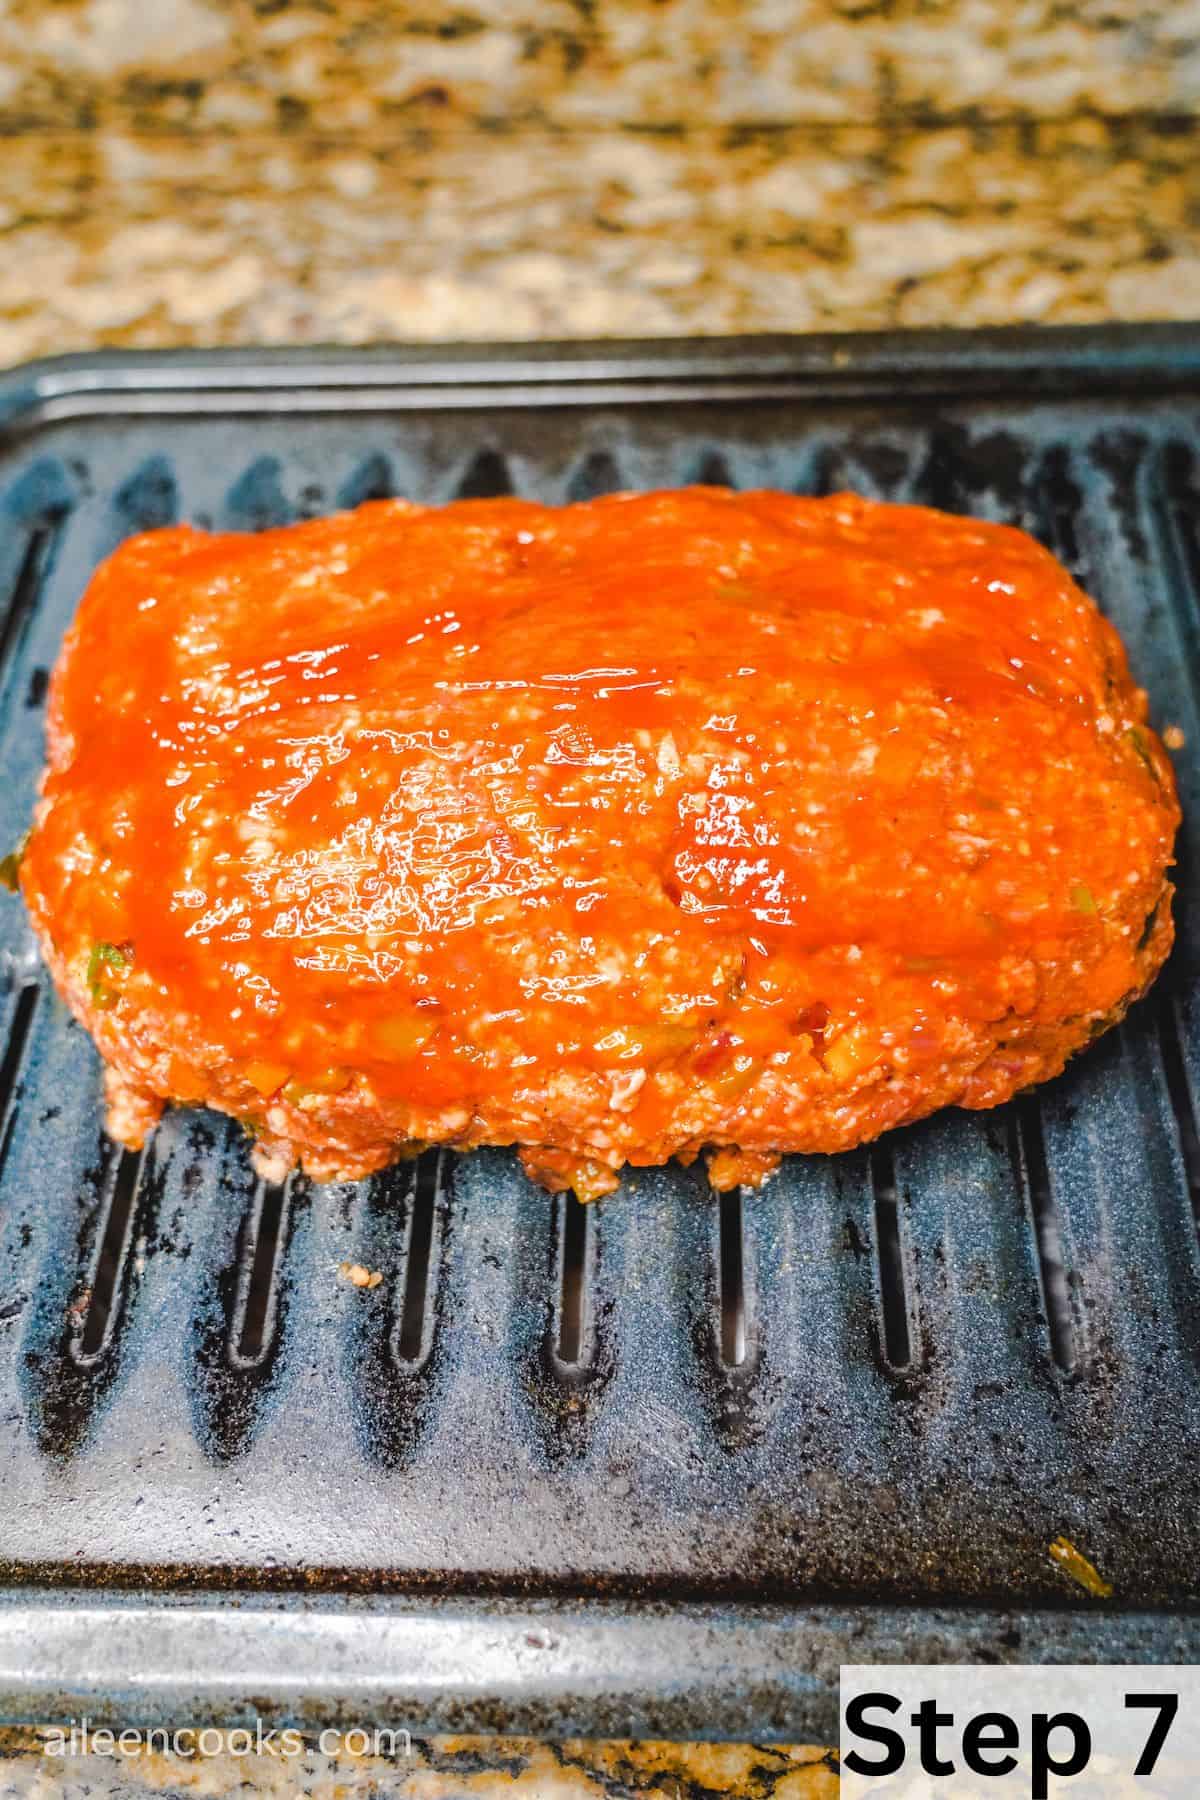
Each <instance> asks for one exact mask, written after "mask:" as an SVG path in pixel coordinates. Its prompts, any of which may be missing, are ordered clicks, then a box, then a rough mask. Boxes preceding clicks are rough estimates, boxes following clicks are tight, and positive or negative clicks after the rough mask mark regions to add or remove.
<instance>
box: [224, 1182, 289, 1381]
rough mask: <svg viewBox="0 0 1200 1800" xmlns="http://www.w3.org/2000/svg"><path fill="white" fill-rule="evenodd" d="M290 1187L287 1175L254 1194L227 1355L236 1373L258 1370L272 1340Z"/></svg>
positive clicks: (285, 1240) (277, 1303)
mask: <svg viewBox="0 0 1200 1800" xmlns="http://www.w3.org/2000/svg"><path fill="white" fill-rule="evenodd" d="M293 1188H294V1179H293V1178H292V1177H289V1179H288V1180H287V1181H285V1182H282V1183H281V1182H274V1181H270V1182H267V1181H260V1182H259V1183H258V1184H257V1186H256V1187H255V1190H254V1200H253V1204H252V1207H251V1211H250V1218H249V1221H248V1227H247V1236H246V1241H245V1244H244V1248H243V1251H242V1256H241V1261H240V1267H239V1270H238V1286H237V1297H236V1300H235V1304H234V1312H233V1320H232V1326H231V1330H230V1344H229V1357H230V1361H231V1362H232V1363H233V1366H234V1367H235V1368H237V1369H256V1368H259V1367H260V1366H261V1365H262V1363H263V1362H264V1361H265V1360H266V1357H267V1354H268V1352H269V1351H270V1348H271V1345H272V1342H273V1340H274V1336H275V1330H276V1326H277V1324H278V1315H279V1277H280V1272H281V1269H282V1264H283V1254H284V1251H285V1249H286V1247H287V1237H288V1228H289V1224H290V1219H291V1207H292V1201H293V1198H294V1194H293Z"/></svg>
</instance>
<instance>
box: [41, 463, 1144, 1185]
mask: <svg viewBox="0 0 1200 1800" xmlns="http://www.w3.org/2000/svg"><path fill="white" fill-rule="evenodd" d="M1177 822H1178V810H1177V806H1176V800H1175V789H1174V781H1173V776H1172V771H1171V767H1170V765H1169V762H1168V760H1167V758H1166V755H1165V754H1164V751H1163V748H1162V746H1161V744H1160V742H1159V740H1158V738H1157V737H1156V736H1155V734H1154V733H1153V731H1151V730H1150V729H1149V728H1148V726H1147V723H1146V698H1145V695H1144V694H1143V693H1142V692H1140V691H1139V689H1138V688H1136V687H1135V686H1134V685H1133V682H1132V680H1131V678H1130V674H1129V670H1128V667H1127V664H1126V660H1125V656H1124V653H1123V650H1122V648H1121V645H1120V642H1119V641H1118V639H1117V636H1116V633H1115V632H1114V631H1113V630H1112V628H1111V627H1110V626H1109V625H1108V624H1107V623H1106V622H1105V621H1104V620H1103V619H1102V618H1101V616H1100V614H1099V613H1098V612H1097V610H1096V608H1095V606H1094V605H1093V604H1092V602H1091V601H1090V600H1089V599H1087V598H1086V596H1085V595H1084V594H1082V593H1081V592H1080V590H1079V589H1078V588H1077V587H1076V586H1075V584H1074V583H1073V582H1072V580H1071V579H1070V577H1069V576H1068V575H1067V574H1066V572H1065V571H1064V570H1063V569H1062V568H1061V567H1060V566H1059V565H1058V564H1057V563H1056V562H1055V560H1054V559H1053V557H1051V556H1050V555H1049V554H1048V553H1047V552H1046V551H1045V550H1043V549H1041V548H1039V546H1038V545H1037V544H1036V543H1034V542H1033V540H1032V539H1030V538H1029V537H1027V536H1025V535H1024V534H1023V533H1021V532H1019V531H1016V530H1012V529H1009V528H1007V527H1004V526H998V525H991V524H979V523H976V522H973V521H971V520H967V519H960V518H951V517H948V516H945V515H943V514H940V513H936V512H932V511H927V510H924V509H921V508H917V507H901V506H885V505H874V504H868V503H866V502H864V501H861V500H858V499H855V498H853V497H852V496H849V495H840V496H837V497H835V498H832V499H821V500H808V499H795V498H792V497H790V496H786V495H783V494H776V493H744V494H735V493H730V492H726V491H724V490H721V489H699V488H698V489H690V490H686V491H682V492H678V493H659V494H648V495H642V496H631V495H630V496H617V497H613V498H609V499H604V500H598V501H595V502H593V503H591V504H587V505H579V506H567V507H561V508H556V507H547V506H541V505H535V504H532V503H528V502H525V501H520V500H512V499H506V500H490V501H469V502H468V501H464V502H461V503H459V504H456V505H452V506H448V507H445V508H425V507H420V506H415V505H410V504H408V503H406V502H404V501H389V502H380V503H374V504H371V505H367V506H363V507H361V508H360V509H359V510H358V511H357V512H354V513H349V514H344V515H340V516H336V517H332V518H326V519H319V520H314V521H312V522H310V523H306V524H299V525H294V526H291V527H288V528H286V529H283V530H275V531H267V532H263V533H262V534H261V535H258V536H242V535H222V536H213V535H209V534H207V533H205V532H203V531H198V530H192V529H190V528H189V527H186V526H181V527H177V528H175V527H173V528H170V529H167V530H162V531H154V532H150V533H147V534H146V535H144V536H141V537H137V538H133V539H131V540H130V541H129V542H128V543H126V544H124V545H123V546H122V548H121V549H119V550H118V551H117V553H116V554H115V555H114V556H112V557H111V558H110V559H109V560H108V561H107V562H106V563H105V564H104V565H103V567H102V568H100V569H99V571H98V572H97V574H96V576H95V578H94V580H93V581H92V583H91V585H90V587H89V588H88V591H87V593H86V594H85V596H84V598H83V602H82V605H81V606H80V610H79V615H78V618H77V619H76V621H75V624H74V626H73V627H72V629H71V631H70V633H69V635H68V638H67V641H66V644H65V646H64V649H63V652H62V657H61V660H60V661H59V664H58V667H57V669H56V670H55V674H54V680H53V686H52V691H51V705H50V715H49V767H48V769H47V771H46V775H45V782H44V787H43V790H42V797H41V800H40V803H39V805H38V808H37V817H36V823H35V828H34V831H33V834H32V838H31V840H30V842H29V845H28V848H27V851H26V853H25V857H24V862H23V866H22V871H21V882H22V886H23V889H24V893H25V897H26V900H27V901H28V904H29V908H30V911H31V913H32V916H33V920H34V923H35V925H36V927H37V931H38V933H39V936H40V938H41V940H42V943H43V945H44V948H45V953H46V956H47V958H48V960H49V963H50V966H51V968H52V969H53V971H54V975H55V978H56V980H57V982H58V985H59V987H60V988H61V990H62V992H63V994H64V995H65V996H66V998H67V1001H68V1003H69V1004H70V1006H71V1007H72V1008H73V1010H74V1011H75V1013H76V1014H77V1015H78V1017H79V1018H80V1019H81V1020H83V1021H84V1023H85V1024H86V1025H87V1027H88V1029H89V1030H90V1032H91V1033H92V1035H93V1037H94V1038H95V1040H96V1043H97V1044H98V1046H99V1048H100V1051H101V1054H102V1056H103V1058H104V1061H105V1063H106V1064H107V1079H108V1097H109V1103H110V1129H111V1130H112V1132H113V1133H114V1135H115V1136H116V1137H118V1138H119V1139H121V1141H122V1142H124V1143H127V1144H137V1143H138V1142H139V1141H140V1140H141V1138H142V1136H143V1134H144V1133H145V1131H146V1130H147V1128H148V1127H149V1126H150V1125H151V1124H152V1122H153V1121H154V1119H155V1118H156V1117H157V1115H158V1113H159V1111H160V1109H161V1107H162V1105H163V1103H164V1102H168V1101H175V1102H183V1103H187V1104H192V1103H203V1104H205V1105H210V1106H215V1107H218V1108H220V1109H221V1110H222V1111H224V1112H227V1113H232V1114H234V1115H235V1116H236V1117H237V1118H238V1119H240V1120H241V1121H242V1122H243V1124H244V1125H245V1127H246V1129H247V1131H248V1132H250V1133H251V1134H252V1135H253V1137H254V1140H255V1146H256V1148H255V1156H256V1158H257V1159H258V1166H259V1167H260V1169H261V1170H262V1171H263V1172H264V1173H265V1174H268V1175H272V1176H278V1175H280V1174H281V1173H282V1172H283V1171H284V1170H286V1169H287V1168H288V1167H290V1166H292V1165H293V1164H294V1163H295V1162H296V1161H299V1162H301V1163H302V1164H303V1166H304V1167H305V1168H306V1169H307V1170H308V1171H309V1172H310V1173H311V1174H312V1175H314V1176H316V1177H318V1178H320V1179H329V1178H341V1177H355V1176H360V1175H363V1174H365V1173H367V1172H368V1171H371V1170H374V1169H378V1168H380V1167H381V1166H382V1165H384V1164H387V1163H389V1162H391V1161H393V1160H394V1159H396V1158H398V1157H403V1156H405V1155H408V1154H411V1153H412V1152H414V1151H415V1150H417V1149H418V1148H419V1147H421V1146H423V1145H425V1144H433V1143H439V1144H450V1145H455V1146H458V1147H460V1148H467V1147H469V1146H472V1145H477V1144H516V1145H519V1146H520V1149H521V1156H522V1159H523V1160H524V1163H525V1166H526V1168H527V1169H528V1171H529V1172H530V1174H531V1175H533V1176H535V1177H536V1178H537V1179H538V1180H539V1181H541V1182H543V1183H544V1184H545V1185H546V1186H548V1187H550V1188H554V1189H560V1188H565V1187H572V1188H574V1190H575V1192H576V1193H577V1194H579V1195H581V1196H582V1197H584V1198H588V1197H592V1196H595V1195H598V1194H601V1193H603V1192H605V1191H607V1190H608V1189H610V1188H612V1187H614V1186H615V1185H616V1183H617V1177H618V1172H619V1170H620V1169H621V1166H622V1164H624V1163H626V1162H629V1163H635V1164H650V1163H661V1162H664V1161H665V1160H666V1159H667V1158H668V1157H671V1156H678V1157H681V1158H682V1159H684V1160H685V1161H689V1160H691V1159H693V1158H695V1157H696V1156H697V1155H698V1154H700V1153H701V1152H702V1151H703V1152H705V1153H706V1154H707V1157H708V1159H709V1170H710V1176H711V1179H712V1181H713V1183H714V1185H715V1186H717V1187H719V1188H723V1187H728V1186H731V1185H733V1184H734V1183H737V1182H757V1181H759V1180H761V1179H762V1178H763V1176H764V1175H766V1174H768V1173H769V1172H770V1171H771V1169H772V1168H773V1167H774V1166H775V1164H776V1163H777V1161H778V1158H779V1154H780V1152H782V1151H793V1150H796V1151H833V1150H843V1149H845V1148H846V1147H847V1146H849V1145H854V1144H859V1143H862V1142H864V1141H865V1140H867V1139H870V1138H873V1137H875V1136H876V1135H877V1134H878V1133H879V1132H881V1131H884V1130H885V1129H886V1128H887V1127H889V1126H893V1125H898V1124H900V1123H901V1122H902V1121H905V1120H911V1119H916V1118H919V1117H920V1116H922V1115H923V1114H925V1113H929V1112H932V1111H933V1110H934V1108H935V1107H940V1106H945V1105H946V1104H948V1103H957V1104H959V1105H962V1106H968V1107H987V1106H994V1105H995V1104H996V1103H997V1102H998V1101H1001V1100H1005V1099H1007V1098H1008V1096H1009V1095H1010V1094H1012V1093H1014V1092H1015V1091H1016V1090H1017V1089H1019V1088H1024V1087H1027V1086H1028V1085H1029V1084H1030V1083H1031V1082H1036V1081H1040V1080H1043V1079H1044V1078H1045V1077H1046V1076H1049V1075H1053V1074H1055V1073H1056V1072H1057V1071H1058V1070H1059V1069H1061V1068H1062V1066H1063V1064H1064V1062H1065V1061H1066V1059H1067V1057H1068V1056H1070V1055H1071V1053H1072V1052H1073V1051H1075V1050H1078V1049H1079V1048H1080V1047H1081V1046H1082V1045H1084V1044H1086V1043H1087V1042H1088V1040H1089V1039H1091V1038H1093V1037H1095V1036H1096V1034H1097V1033H1098V1032H1100V1031H1102V1030H1103V1029H1104V1028H1105V1027H1106V1026H1108V1025H1111V1024H1112V1023H1113V1022H1114V1021H1115V1020H1117V1019H1119V1018H1120V1017H1121V1015H1122V1014H1123V1013H1124V1011H1125V1009H1126V1007H1127V1006H1128V1005H1129V1003H1130V1001H1131V1000H1133V999H1134V998H1135V997H1136V996H1137V995H1139V994H1140V993H1142V992H1143V990H1144V989H1145V988H1146V986H1147V985H1148V983H1149V982H1150V981H1151V980H1152V978H1153V976H1154V974H1155V972H1156V971H1157V969H1158V968H1159V966H1160V964H1161V963H1162V961H1163V958H1164V957H1165V956H1166V954H1167V951H1168V949H1169V947H1170V943H1171V937H1172V926H1171V913H1170V895H1171V887H1170V884H1169V882H1168V880H1167V870H1168V868H1169V866H1170V863H1171V849H1172V840H1173V838H1174V834H1175V829H1176V825H1177Z"/></svg>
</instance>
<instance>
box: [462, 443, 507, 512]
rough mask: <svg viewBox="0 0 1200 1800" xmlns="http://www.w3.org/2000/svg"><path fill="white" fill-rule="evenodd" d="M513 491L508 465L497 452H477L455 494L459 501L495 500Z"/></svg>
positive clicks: (489, 450) (487, 450) (490, 450)
mask: <svg viewBox="0 0 1200 1800" xmlns="http://www.w3.org/2000/svg"><path fill="white" fill-rule="evenodd" d="M512 491H513V484H512V476H511V475H510V474H509V469H508V464H507V462H506V461H505V460H504V458H503V456H501V454H500V452H499V451H498V450H492V449H485V450H479V451H477V452H476V454H475V455H474V456H473V457H472V459H471V461H470V462H469V463H468V465H467V469H466V473H465V474H464V475H463V477H462V479H461V480H460V482H459V484H458V486H457V488H456V489H455V494H456V496H457V498H458V499H460V500H496V499H499V498H500V497H501V496H502V495H504V494H511V493H512Z"/></svg>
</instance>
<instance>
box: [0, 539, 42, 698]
mask: <svg viewBox="0 0 1200 1800" xmlns="http://www.w3.org/2000/svg"><path fill="white" fill-rule="evenodd" d="M54 536H55V534H54V531H53V530H52V529H51V528H50V527H49V526H46V527H43V528H42V529H40V530H38V531H35V532H34V533H33V534H32V536H31V537H30V539H29V542H28V543H27V544H26V546H25V554H24V556H23V557H22V558H21V563H20V567H19V568H18V570H17V579H16V581H15V582H14V583H13V590H12V594H11V597H10V599H9V602H8V606H7V608H6V610H5V613H4V619H3V622H0V673H3V672H4V671H6V670H7V669H8V667H9V665H10V664H11V663H12V662H14V661H15V660H16V657H17V655H18V653H19V652H20V649H21V645H22V644H23V643H24V641H25V634H26V632H27V631H28V630H29V622H30V620H31V619H32V617H33V609H34V607H35V605H36V604H37V598H38V595H39V594H40V593H41V591H42V583H43V582H44V580H45V578H46V575H47V572H48V570H49V567H50V556H51V551H52V547H53V544H54Z"/></svg>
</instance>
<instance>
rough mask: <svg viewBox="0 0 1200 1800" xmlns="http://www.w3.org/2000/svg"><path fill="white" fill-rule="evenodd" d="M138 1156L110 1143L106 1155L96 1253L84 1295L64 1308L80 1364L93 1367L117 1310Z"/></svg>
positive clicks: (123, 1282)
mask: <svg viewBox="0 0 1200 1800" xmlns="http://www.w3.org/2000/svg"><path fill="white" fill-rule="evenodd" d="M142 1160H143V1152H142V1151H140V1150H122V1151H121V1152H120V1154H119V1155H118V1154H116V1153H115V1152H114V1151H113V1150H112V1149H111V1148H110V1150H109V1152H108V1154H107V1157H106V1163H105V1171H104V1186H103V1198H102V1201H101V1205H102V1209H103V1210H102V1215H101V1217H102V1222H101V1225H100V1229H99V1233H98V1239H97V1244H96V1252H95V1255H94V1257H93V1259H92V1266H91V1269H90V1272H89V1274H88V1279H87V1286H86V1288H85V1290H84V1294H83V1295H81V1296H80V1297H79V1298H77V1299H76V1301H75V1302H74V1304H73V1305H72V1307H71V1309H70V1310H71V1314H72V1316H73V1317H74V1318H77V1319H79V1321H80V1323H79V1326H78V1328H77V1330H76V1331H75V1332H74V1334H73V1335H72V1338H71V1342H70V1349H69V1354H70V1357H71V1361H72V1362H73V1363H75V1364H76V1366H77V1367H78V1368H81V1369H90V1368H94V1367H95V1365H96V1364H97V1363H98V1362H99V1361H100V1360H101V1358H102V1357H104V1356H105V1355H106V1354H107V1352H108V1350H109V1348H110V1346H111V1344H112V1341H113V1336H114V1334H115V1332H116V1328H117V1322H118V1320H119V1318H120V1315H121V1307H122V1304H123V1302H124V1297H125V1290H126V1287H127V1286H128V1280H129V1259H130V1250H131V1249H132V1246H133V1238H134V1222H135V1220H136V1217H137V1210H138V1206H137V1202H138V1190H139V1185H140V1182H141V1174H142Z"/></svg>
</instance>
